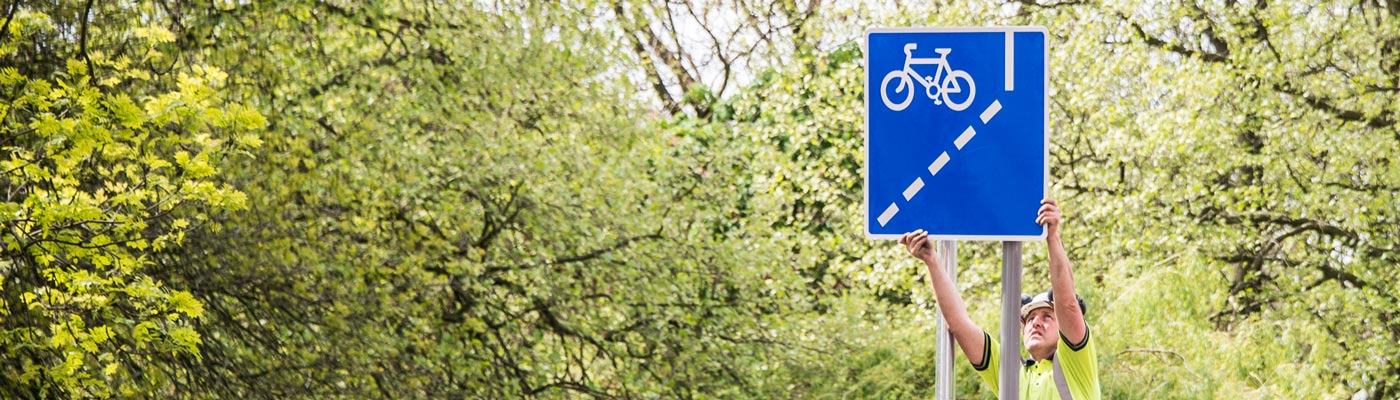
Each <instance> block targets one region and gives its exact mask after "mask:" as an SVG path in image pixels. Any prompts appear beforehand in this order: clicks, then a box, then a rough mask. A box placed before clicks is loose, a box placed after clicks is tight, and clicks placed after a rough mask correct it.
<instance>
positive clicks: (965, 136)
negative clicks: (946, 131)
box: [953, 125, 977, 150]
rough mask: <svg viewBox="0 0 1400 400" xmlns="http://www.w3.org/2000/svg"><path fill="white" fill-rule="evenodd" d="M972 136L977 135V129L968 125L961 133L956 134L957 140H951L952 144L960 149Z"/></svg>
mask: <svg viewBox="0 0 1400 400" xmlns="http://www.w3.org/2000/svg"><path fill="white" fill-rule="evenodd" d="M973 136H977V130H976V129H972V126H970V125H969V126H968V127H967V130H964V131H963V133H962V135H959V136H958V140H954V141H953V144H954V145H957V146H958V150H962V148H963V146H966V145H967V141H969V140H972V137H973Z"/></svg>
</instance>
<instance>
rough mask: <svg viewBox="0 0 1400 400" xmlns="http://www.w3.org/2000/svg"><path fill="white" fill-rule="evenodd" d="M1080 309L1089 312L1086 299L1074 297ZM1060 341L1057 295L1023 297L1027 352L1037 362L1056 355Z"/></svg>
mask: <svg viewBox="0 0 1400 400" xmlns="http://www.w3.org/2000/svg"><path fill="white" fill-rule="evenodd" d="M1074 297H1075V299H1076V300H1078V302H1079V309H1080V310H1084V312H1086V313H1087V312H1088V308H1086V307H1085V304H1084V299H1083V298H1079V296H1077V295H1076V296H1074ZM1058 340H1060V324H1059V321H1056V320H1055V294H1054V293H1052V292H1050V291H1045V292H1042V293H1040V294H1037V295H1035V296H1027V295H1021V343H1023V344H1024V345H1025V346H1026V351H1027V352H1029V353H1030V354H1031V357H1033V358H1035V359H1037V360H1043V359H1045V358H1048V357H1049V356H1050V355H1051V354H1054V353H1055V342H1056V341H1058Z"/></svg>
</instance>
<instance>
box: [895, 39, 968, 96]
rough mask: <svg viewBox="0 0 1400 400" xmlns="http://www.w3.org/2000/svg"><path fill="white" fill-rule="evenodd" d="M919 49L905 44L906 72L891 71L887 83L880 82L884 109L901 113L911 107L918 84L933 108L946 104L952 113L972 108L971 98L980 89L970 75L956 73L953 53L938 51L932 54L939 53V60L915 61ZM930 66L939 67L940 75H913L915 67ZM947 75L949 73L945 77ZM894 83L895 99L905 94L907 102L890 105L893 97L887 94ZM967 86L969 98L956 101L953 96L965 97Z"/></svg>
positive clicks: (911, 44)
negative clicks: (950, 60)
mask: <svg viewBox="0 0 1400 400" xmlns="http://www.w3.org/2000/svg"><path fill="white" fill-rule="evenodd" d="M916 48H918V44H917V43H908V44H905V45H904V69H902V70H894V71H890V73H889V74H886V75H885V79H884V80H882V81H880V100H884V101H885V107H889V108H890V109H891V110H894V111H901V110H904V109H905V108H907V107H909V103H910V102H911V101H913V100H914V82H919V84H920V85H923V86H924V92H925V93H927V94H928V98H930V99H933V104H947V105H948V108H950V109H952V110H953V111H962V110H964V109H967V106H969V105H971V104H972V98H973V97H976V96H977V86H976V84H975V83H973V82H972V75H968V73H967V71H963V70H958V69H953V68H952V67H951V66H949V65H948V53H950V52H952V51H953V49H949V48H935V49H933V51H934V52H935V53H938V57H936V58H914V54H913V52H914V49H916ZM930 64H932V65H937V66H938V71H937V72H934V75H933V76H924V75H923V74H920V73H918V72H916V71H914V68H913V66H915V65H930ZM944 71H947V72H948V73H947V74H944V73H943V72H944ZM892 79H898V80H899V86H897V87H895V89H894V93H895V95H896V96H897V95H898V94H899V93H904V100H902V101H900V102H898V103H895V102H892V101H890V93H889V91H888V90H887V89H888V87H889V84H890V80H892ZM958 80H963V81H967V84H966V85H962V84H959V83H958ZM934 82H938V84H936V85H935V84H934ZM964 86H965V87H966V88H967V98H965V99H963V100H962V101H953V98H952V96H951V95H955V94H961V93H963V87H964ZM906 89H907V90H908V91H907V92H906V91H905V90H906ZM934 89H937V90H938V92H937V93H935V92H934Z"/></svg>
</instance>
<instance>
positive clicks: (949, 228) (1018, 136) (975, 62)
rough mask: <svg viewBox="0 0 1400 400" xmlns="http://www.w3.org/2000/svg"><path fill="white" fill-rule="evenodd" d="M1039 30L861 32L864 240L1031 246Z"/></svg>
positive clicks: (1043, 97) (1045, 151) (1043, 163)
mask: <svg viewBox="0 0 1400 400" xmlns="http://www.w3.org/2000/svg"><path fill="white" fill-rule="evenodd" d="M1047 36H1048V35H1047V32H1046V30H1045V28H1044V27H999V28H948V29H945V28H890V29H872V30H869V31H867V32H866V34H865V112H866V118H865V123H866V129H865V132H866V135H865V168H866V170H865V216H866V224H865V226H866V229H865V233H866V236H868V237H870V238H874V239H898V238H899V236H900V235H902V234H903V233H905V232H910V231H914V230H916V229H923V230H925V231H927V232H929V236H930V237H931V238H934V239H937V240H997V241H1030V240H1043V239H1044V238H1045V229H1044V227H1042V226H1040V225H1037V224H1036V223H1035V219H1036V215H1037V212H1038V211H1039V209H1040V201H1041V199H1044V198H1045V197H1046V194H1047V193H1048V192H1049V176H1050V165H1049V161H1048V160H1049V136H1048V135H1047V132H1046V130H1047V126H1048V125H1049V116H1050V114H1049V112H1048V111H1047V108H1046V106H1047V103H1048V100H1049V92H1048V90H1047V89H1048V87H1049V65H1048V59H1049V54H1050V53H1049V49H1048V48H1047V47H1046V38H1047Z"/></svg>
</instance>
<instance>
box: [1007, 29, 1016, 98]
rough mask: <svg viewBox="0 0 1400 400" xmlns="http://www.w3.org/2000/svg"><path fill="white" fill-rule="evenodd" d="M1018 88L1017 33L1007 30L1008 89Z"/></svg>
mask: <svg viewBox="0 0 1400 400" xmlns="http://www.w3.org/2000/svg"><path fill="white" fill-rule="evenodd" d="M1015 90H1016V35H1015V32H1011V31H1007V32H1006V91H1008V92H1010V91H1015Z"/></svg>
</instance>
